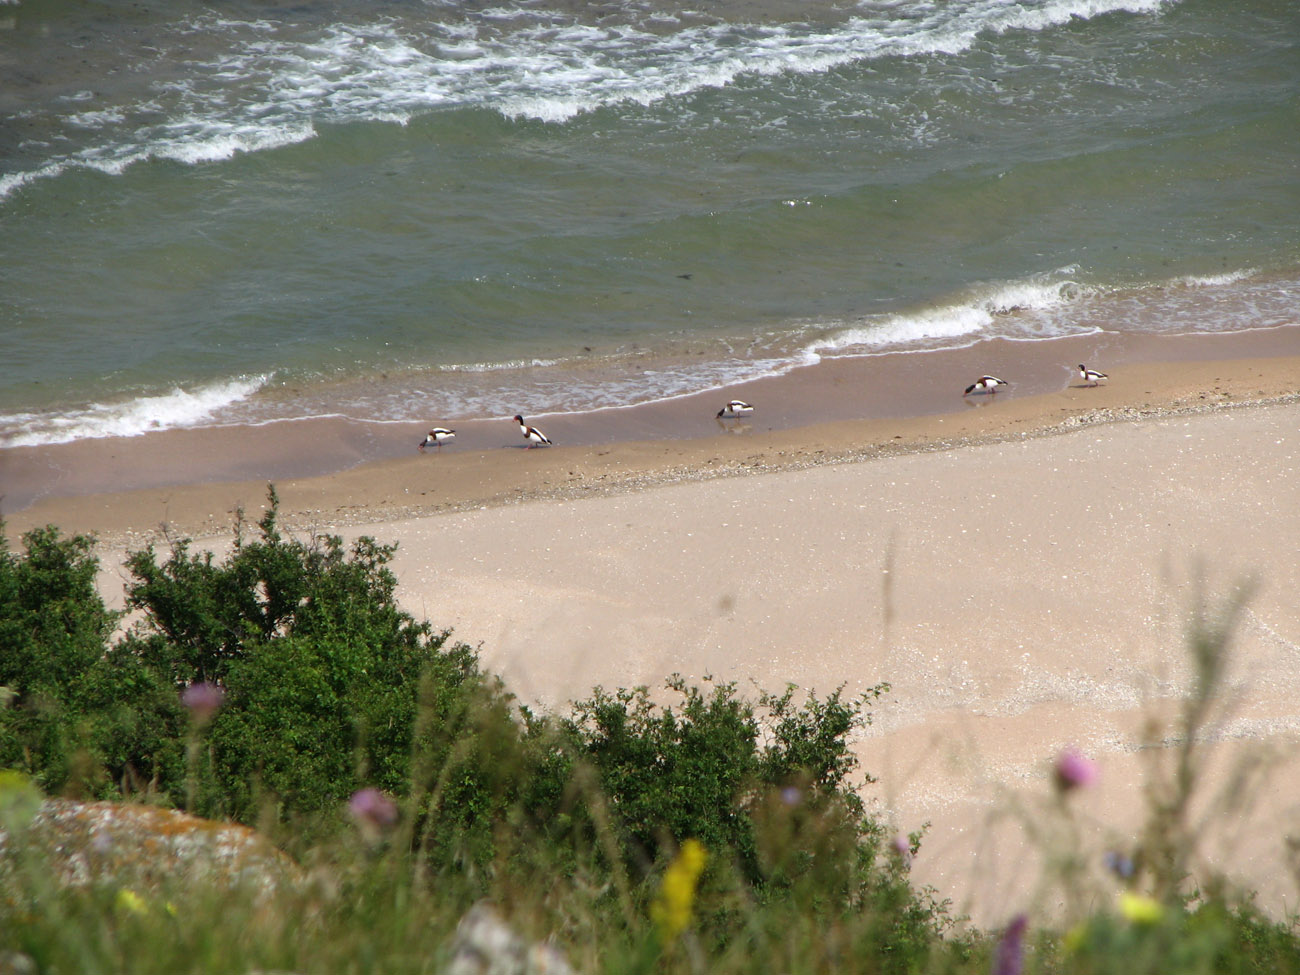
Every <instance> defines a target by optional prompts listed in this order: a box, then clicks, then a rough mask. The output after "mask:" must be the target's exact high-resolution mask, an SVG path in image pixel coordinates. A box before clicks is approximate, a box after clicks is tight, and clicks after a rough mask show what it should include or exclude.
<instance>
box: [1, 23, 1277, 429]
mask: <svg viewBox="0 0 1300 975" xmlns="http://www.w3.org/2000/svg"><path fill="white" fill-rule="evenodd" d="M0 26H3V27H5V29H4V30H2V31H0V116H2V117H3V124H2V125H0V362H4V363H5V368H4V369H3V371H2V372H0V444H2V445H7V446H12V445H18V444H29V443H48V442H58V441H61V440H67V439H73V438H76V437H86V436H106V435H132V434H137V433H142V432H145V431H148V430H151V429H162V428H167V427H172V426H193V425H204V424H224V423H249V422H254V423H255V422H263V421H267V420H272V419H277V418H284V417H298V416H317V415H345V416H353V417H358V418H366V419H380V420H393V421H402V422H419V423H424V422H426V421H428V422H440V421H453V420H455V419H460V418H469V417H502V416H510V415H512V414H513V413H515V412H524V413H526V414H529V415H542V414H545V413H550V412H560V411H575V410H584V409H591V408H596V407H601V406H608V405H612V404H621V403H629V402H639V401H644V400H650V399H657V398H662V397H666V396H674V395H682V394H685V393H690V392H698V391H700V390H704V389H710V388H715V387H718V386H722V385H726V384H728V383H735V382H739V381H743V380H745V379H747V378H752V377H756V376H760V375H770V374H773V373H779V372H783V371H787V370H790V369H794V368H798V367H800V366H802V365H807V364H809V363H812V362H815V361H817V360H818V359H819V358H822V357H825V356H833V355H864V354H874V353H877V352H881V351H888V350H900V351H901V350H923V349H928V348H938V347H946V346H952V345H963V344H968V343H971V342H976V341H981V340H985V339H988V338H992V337H995V336H1004V337H1011V338H1017V339H1024V340H1045V339H1051V338H1053V337H1057V336H1062V335H1070V334H1082V333H1087V332H1090V331H1098V330H1118V331H1126V330H1127V331H1179V332H1182V331H1196V330H1222V329H1242V328H1257V327H1271V326H1276V325H1285V324H1295V323H1297V321H1298V320H1300V315H1298V314H1297V307H1298V302H1297V299H1298V298H1300V4H1295V3H1293V2H1289V0H1258V2H1245V3H1233V4H1224V3H1221V2H1211V0H1178V2H1172V0H1166V2H1158V0H1036V2H1035V0H1030V2H1024V3H1019V4H1014V3H1005V2H1000V0H933V2H925V3H921V2H905V3H904V2H892V0H891V2H866V0H864V2H859V3H856V4H852V3H826V2H811V3H802V2H801V3H749V4H746V3H741V4H728V5H726V17H725V18H724V17H722V16H714V15H712V14H710V13H708V12H707V10H706V11H703V12H701V11H695V12H691V11H684V10H681V9H679V8H676V7H670V6H667V5H663V4H657V3H638V2H631V0H625V2H623V3H622V4H621V5H614V4H606V3H601V4H594V5H587V4H584V3H580V2H551V0H538V2H527V3H518V4H511V3H507V4H503V5H501V6H496V7H489V6H485V5H479V4H452V3H436V2H425V3H374V2H366V3H360V2H357V3H306V4H293V5H288V4H285V5H279V4H275V3H270V4H267V3H257V4H254V3H251V2H248V3H243V4H240V3H231V4H226V5H223V7H222V13H221V14H220V15H219V16H218V15H216V14H213V13H211V12H210V11H206V10H205V9H204V8H203V6H202V5H199V4H197V3H195V4H189V3H185V2H180V3H175V4H169V5H167V9H166V11H165V12H159V11H151V12H147V13H142V12H140V8H137V7H128V5H124V4H118V3H107V2H101V3H88V4H71V3H60V2H53V0H51V2H45V0H42V2H35V0H20V2H19V3H17V4H13V3H9V4H0ZM1298 341H1300V340H1298Z"/></svg>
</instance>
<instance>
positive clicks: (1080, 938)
mask: <svg viewBox="0 0 1300 975" xmlns="http://www.w3.org/2000/svg"><path fill="white" fill-rule="evenodd" d="M1087 940H1088V925H1086V924H1076V925H1075V926H1074V927H1072V928H1070V930H1069V931H1067V932H1065V939H1064V940H1063V942H1062V944H1063V946H1064V948H1065V951H1066V953H1067V954H1070V955H1072V954H1074V953H1075V952H1076V951H1078V950H1079V949H1080V948H1082V947H1083V943H1084V942H1085V941H1087Z"/></svg>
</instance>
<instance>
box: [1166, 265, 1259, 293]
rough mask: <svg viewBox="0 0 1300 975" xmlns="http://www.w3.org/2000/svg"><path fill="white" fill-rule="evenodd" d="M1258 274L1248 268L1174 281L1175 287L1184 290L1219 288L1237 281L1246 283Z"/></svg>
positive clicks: (1194, 275)
mask: <svg viewBox="0 0 1300 975" xmlns="http://www.w3.org/2000/svg"><path fill="white" fill-rule="evenodd" d="M1258 273H1259V269H1258V268H1253V267H1248V268H1242V269H1241V270H1239V271H1224V272H1222V273H1221V274H1189V275H1186V276H1184V277H1181V278H1177V279H1175V281H1174V284H1175V285H1181V286H1182V287H1185V288H1221V287H1225V286H1227V285H1230V284H1236V283H1237V282H1238V281H1246V280H1248V279H1250V278H1252V277H1254V276H1255V275H1256V274H1258Z"/></svg>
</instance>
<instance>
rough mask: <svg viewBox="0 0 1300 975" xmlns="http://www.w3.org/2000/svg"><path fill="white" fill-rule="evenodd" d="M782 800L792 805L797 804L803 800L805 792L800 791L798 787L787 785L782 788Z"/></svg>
mask: <svg viewBox="0 0 1300 975" xmlns="http://www.w3.org/2000/svg"><path fill="white" fill-rule="evenodd" d="M781 801H782V802H784V803H785V804H786V805H787V806H790V807H794V806H797V805H799V803H801V802H803V793H802V792H801V791H799V789H798V787H796V786H793V785H787V786H786V787H785V788H784V789H782V790H781Z"/></svg>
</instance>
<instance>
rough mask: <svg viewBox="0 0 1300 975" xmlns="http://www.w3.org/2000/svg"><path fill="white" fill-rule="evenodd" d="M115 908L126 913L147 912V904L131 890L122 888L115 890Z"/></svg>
mask: <svg viewBox="0 0 1300 975" xmlns="http://www.w3.org/2000/svg"><path fill="white" fill-rule="evenodd" d="M117 909H118V910H119V911H123V912H124V913H127V914H148V913H149V905H147V904H146V903H145V902H144V898H143V897H141V896H140V895H139V894H137V893H136V892H135V891H133V890H127V889H125V888H123V889H122V890H119V891H118V892H117Z"/></svg>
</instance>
